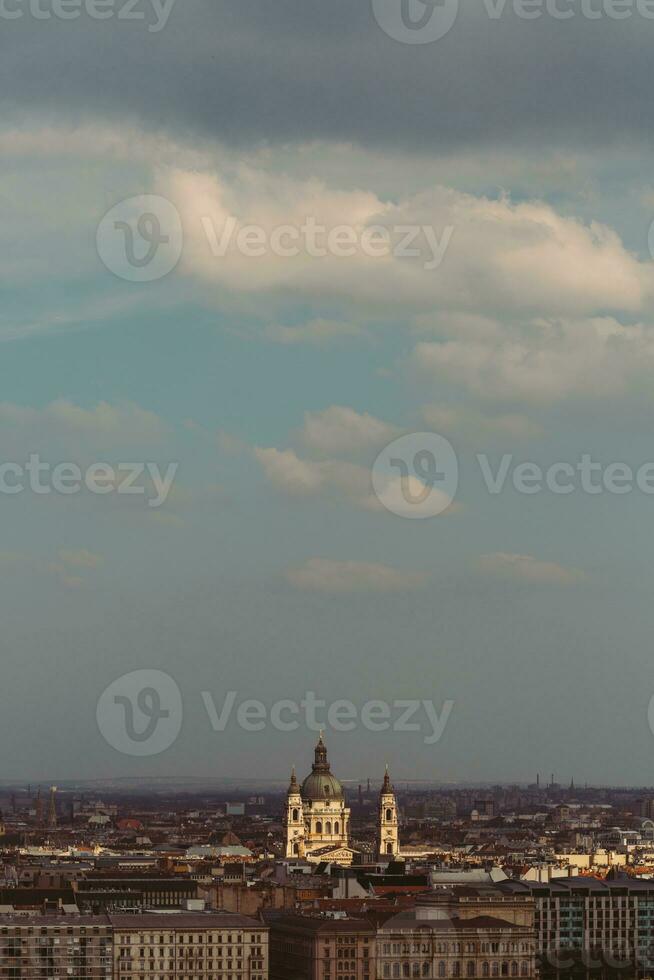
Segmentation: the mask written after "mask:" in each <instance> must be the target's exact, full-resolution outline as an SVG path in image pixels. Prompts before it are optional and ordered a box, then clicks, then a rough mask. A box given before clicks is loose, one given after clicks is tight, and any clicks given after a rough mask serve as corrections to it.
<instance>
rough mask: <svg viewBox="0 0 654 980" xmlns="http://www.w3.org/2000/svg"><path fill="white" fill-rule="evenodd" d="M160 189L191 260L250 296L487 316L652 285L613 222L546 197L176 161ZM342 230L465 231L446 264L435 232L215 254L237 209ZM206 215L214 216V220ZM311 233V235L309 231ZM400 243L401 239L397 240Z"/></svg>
mask: <svg viewBox="0 0 654 980" xmlns="http://www.w3.org/2000/svg"><path fill="white" fill-rule="evenodd" d="M159 190H160V192H161V193H162V194H164V195H165V196H167V197H169V198H170V199H171V200H172V201H174V203H175V204H176V206H177V207H178V209H179V211H180V213H181V215H182V219H183V223H184V228H185V240H186V249H185V255H184V259H183V266H182V268H183V270H184V271H185V272H186V273H187V274H189V275H192V276H194V277H198V278H199V279H201V280H203V281H205V282H206V283H208V284H213V285H215V286H217V287H222V288H225V287H226V288H228V289H230V290H235V291H241V292H244V293H248V294H253V293H257V292H261V291H264V290H268V291H273V292H280V291H283V292H285V293H290V294H296V295H297V296H302V295H304V296H306V295H311V296H313V297H316V296H325V297H330V299H332V300H333V299H335V298H340V299H345V300H347V301H349V302H350V303H353V304H358V305H364V306H368V307H371V308H375V309H380V308H381V309H388V310H389V312H390V310H398V309H401V310H413V311H415V312H427V311H432V310H434V309H438V310H440V311H451V312H459V313H468V314H470V313H477V314H484V315H486V314H487V313H488V311H492V312H493V313H494V314H495V315H500V314H502V315H505V314H508V315H514V316H515V315H522V316H529V317H535V316H546V317H587V316H594V315H597V314H600V313H603V312H606V311H611V312H615V313H617V312H629V313H635V312H637V311H640V310H642V309H643V308H644V307H645V305H646V304H647V302H648V301H649V299H650V298H651V295H652V287H653V285H654V271H653V267H652V264H651V263H644V262H640V261H638V259H637V258H636V257H635V256H634V255H632V254H631V253H629V252H628V251H627V250H626V249H625V247H624V246H623V244H622V242H621V241H620V238H619V236H618V235H617V234H616V232H615V231H613V230H612V229H611V228H609V227H607V226H604V225H601V224H599V223H590V224H585V223H583V222H581V221H580V220H576V219H575V218H571V217H567V216H563V215H560V214H558V213H557V212H556V211H555V210H554V208H552V207H551V206H550V205H548V204H545V203H542V202H539V201H526V202H522V203H517V204H516V203H513V202H512V201H511V200H510V199H508V198H500V199H490V198H486V197H481V196H474V195H471V194H466V193H462V192H461V191H457V190H452V189H449V188H445V187H435V188H433V189H432V190H430V191H428V192H422V193H419V194H416V195H414V196H412V197H408V198H405V199H404V200H402V201H400V202H399V203H391V202H390V201H388V200H383V199H382V198H381V197H379V196H378V195H377V194H376V193H375V192H374V191H372V190H369V189H362V190H341V189H334V188H333V187H330V186H328V185H327V184H325V183H324V182H321V181H318V180H316V179H312V180H300V179H293V178H291V177H288V176H286V175H280V174H278V173H276V172H275V171H274V170H273V169H269V170H266V169H263V168H259V169H257V168H256V167H254V166H243V167H241V168H240V169H237V170H236V171H230V172H227V171H226V170H225V169H223V171H222V172H213V173H212V172H209V171H204V172H198V171H190V170H182V169H178V170H168V171H165V172H163V171H162V172H161V173H160V175H159ZM308 217H309V218H311V219H313V220H314V221H315V222H316V223H317V224H318V225H324V226H325V227H326V228H328V229H331V228H334V227H336V226H340V225H343V226H347V227H348V228H353V229H354V230H355V231H356V232H357V234H359V235H360V233H361V232H362V231H363V229H370V228H372V227H373V226H376V227H378V226H383V227H385V228H386V229H387V230H392V229H396V228H398V227H399V226H414V227H417V228H425V227H426V228H429V230H430V232H431V234H433V235H435V236H436V238H437V239H439V240H440V239H441V237H442V235H443V234H444V232H445V230H446V229H448V228H453V229H454V233H453V236H452V239H451V241H450V243H449V246H448V248H447V251H446V253H445V256H444V261H443V262H442V264H441V265H440V267H438V268H436V269H431V270H430V269H426V268H425V259H429V258H430V257H431V256H430V254H428V253H429V245H428V241H427V239H426V237H425V235H424V234H422V235H421V236H419V238H418V239H417V240H416V241H415V242H413V243H412V247H414V248H418V250H419V252H420V254H419V255H418V256H417V257H415V258H408V257H402V256H400V255H398V254H397V253H390V254H385V255H383V256H371V255H368V254H365V251H364V250H363V249H361V248H360V247H359V246H357V247H356V249H355V253H354V254H353V255H352V256H350V257H348V258H343V257H340V256H338V255H333V254H332V255H327V256H324V257H315V256H312V255H311V254H309V251H308V250H307V249H306V248H305V247H302V248H301V249H300V252H299V254H297V255H295V256H293V257H288V256H283V255H280V254H273V250H272V249H271V248H269V247H267V246H266V247H264V250H263V254H261V255H260V256H257V257H252V256H247V255H244V254H242V251H239V249H237V248H235V247H230V248H228V249H227V251H226V253H225V254H224V255H222V256H220V257H216V256H214V255H212V251H211V248H210V245H209V242H208V240H207V235H206V223H207V221H208V222H209V223H210V225H211V227H212V228H213V229H214V231H215V233H216V235H217V236H218V237H220V235H221V233H222V231H223V229H225V228H226V227H227V226H228V222H229V221H230V219H233V220H234V222H235V232H234V234H236V232H237V231H238V230H239V229H242V228H244V227H246V226H249V225H253V226H256V227H258V228H262V229H264V231H265V233H266V236H267V238H268V239H269V236H270V234H271V233H272V232H273V230H274V229H279V228H280V227H281V226H291V227H293V228H296V229H297V228H302V226H303V225H304V224H305V222H306V220H307V218H308ZM203 222H204V224H203ZM302 241H304V239H302ZM396 244H397V243H396Z"/></svg>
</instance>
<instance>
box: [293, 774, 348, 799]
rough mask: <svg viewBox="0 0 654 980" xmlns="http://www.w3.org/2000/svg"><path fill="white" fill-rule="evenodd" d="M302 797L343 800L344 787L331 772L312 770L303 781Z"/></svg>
mask: <svg viewBox="0 0 654 980" xmlns="http://www.w3.org/2000/svg"><path fill="white" fill-rule="evenodd" d="M302 799H303V800H312V801H314V802H315V801H318V800H319V801H321V802H322V801H323V800H342V799H343V787H342V786H341V784H340V783H339V781H338V779H337V778H336V776H332V774H331V773H330V772H327V773H320V772H312V773H311V775H310V776H307V778H306V779H305V780H304V782H303V783H302Z"/></svg>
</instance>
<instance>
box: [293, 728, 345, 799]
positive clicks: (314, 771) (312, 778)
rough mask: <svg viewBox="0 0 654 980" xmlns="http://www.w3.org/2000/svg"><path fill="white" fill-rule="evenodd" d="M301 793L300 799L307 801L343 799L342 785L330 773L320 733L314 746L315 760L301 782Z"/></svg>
mask: <svg viewBox="0 0 654 980" xmlns="http://www.w3.org/2000/svg"><path fill="white" fill-rule="evenodd" d="M301 793H302V799H303V800H306V801H307V802H309V801H311V802H316V803H318V802H320V803H324V802H326V801H328V800H338V801H342V800H344V799H345V795H344V793H343V787H342V786H341V784H340V783H339V781H338V779H337V778H336V776H333V775H332V772H331V768H330V765H329V761H328V759H327V749H326V747H325V743H324V742H323V739H322V735H321V736H320V740H319V741H318V744H317V746H316V761H315V762H314V764H313V766H312V767H311V775H309V776H307V778H306V779H305V780H304V782H303V783H302V789H301Z"/></svg>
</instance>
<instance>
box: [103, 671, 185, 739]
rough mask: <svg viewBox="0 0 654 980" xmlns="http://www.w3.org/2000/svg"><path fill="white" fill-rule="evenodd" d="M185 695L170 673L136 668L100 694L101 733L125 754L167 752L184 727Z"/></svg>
mask: <svg viewBox="0 0 654 980" xmlns="http://www.w3.org/2000/svg"><path fill="white" fill-rule="evenodd" d="M182 718H183V708H182V695H181V693H180V690H179V687H178V686H177V684H176V683H175V681H174V680H173V678H172V677H170V675H169V674H165V673H164V672H163V671H161V670H135V671H132V673H130V674H124V675H123V676H122V677H119V678H118V680H115V681H114V682H113V683H112V684H110V685H109V687H108V688H106V690H105V691H103V693H102V694H101V696H100V699H99V701H98V705H97V709H96V719H97V723H98V728H99V729H100V733H101V734H102V737H103V738H104V740H105V741H106V742H108V744H109V745H110V746H111V747H112V748H114V749H116V751H117V752H121V753H123V754H124V755H133V756H151V755H159V754H160V753H161V752H165V751H166V749H169V748H170V746H171V745H172V744H173V743H174V742H175V741H176V739H177V737H178V735H179V733H180V731H181V729H182Z"/></svg>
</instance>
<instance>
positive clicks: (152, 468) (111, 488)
mask: <svg viewBox="0 0 654 980" xmlns="http://www.w3.org/2000/svg"><path fill="white" fill-rule="evenodd" d="M178 469H179V463H168V464H167V466H166V467H165V468H164V467H163V466H159V464H158V463H151V462H147V463H118V464H116V465H111V464H110V463H105V462H97V463H92V464H91V465H90V466H87V467H86V469H82V467H81V466H79V465H78V464H77V463H74V462H72V461H68V462H62V463H56V464H54V465H53V464H52V463H49V462H48V461H47V460H43V459H41V457H40V455H39V454H38V453H31V454H30V456H29V458H28V459H27V460H25V461H24V462H20V463H19V462H17V461H0V496H8V497H13V496H15V495H16V494H18V493H23V492H24V491H28V490H29V491H30V492H31V493H35V494H38V495H39V496H49V495H50V494H53V493H54V494H61V496H64V497H68V496H71V495H75V494H78V493H82V491H85V490H86V491H88V492H89V493H92V494H96V495H98V496H105V495H106V494H118V495H121V496H122V495H125V496H134V495H135V496H140V497H142V498H143V499H145V500H147V504H148V507H154V508H157V507H161V506H163V504H165V503H166V501H167V500H168V496H169V494H170V492H171V490H172V488H173V482H174V480H175V477H176V476H177V471H178Z"/></svg>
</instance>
